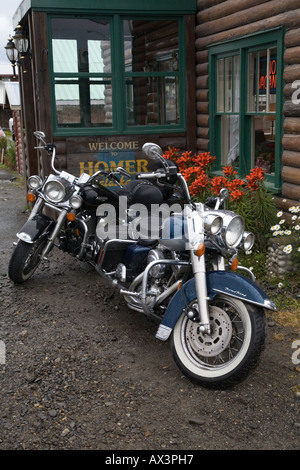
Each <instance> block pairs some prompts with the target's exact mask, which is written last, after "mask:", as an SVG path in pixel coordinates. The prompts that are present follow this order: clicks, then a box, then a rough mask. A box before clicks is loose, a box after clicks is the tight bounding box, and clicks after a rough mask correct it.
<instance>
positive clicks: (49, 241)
mask: <svg viewBox="0 0 300 470" xmlns="http://www.w3.org/2000/svg"><path fill="white" fill-rule="evenodd" d="M44 205H45V202H44V200H43V199H42V198H41V197H39V198H38V200H37V201H36V203H35V205H34V206H33V209H32V211H31V214H30V216H29V217H28V220H30V219H32V218H33V217H34V216H35V215H36V214H37V213H38V212H41V211H42V209H43V207H44ZM51 207H52V206H51ZM55 210H58V209H57V208H55ZM59 210H60V209H59ZM67 213H68V211H67V210H65V209H62V210H60V213H59V216H58V217H57V220H56V222H55V227H54V229H53V230H52V232H51V233H50V234H49V236H48V238H47V243H46V246H45V248H44V250H43V252H42V253H41V259H44V258H45V257H46V256H47V254H48V253H49V252H50V250H51V249H52V247H53V245H54V242H55V238H56V237H57V235H58V232H59V231H60V228H61V226H62V224H63V223H64V221H65V220H66V217H67Z"/></svg>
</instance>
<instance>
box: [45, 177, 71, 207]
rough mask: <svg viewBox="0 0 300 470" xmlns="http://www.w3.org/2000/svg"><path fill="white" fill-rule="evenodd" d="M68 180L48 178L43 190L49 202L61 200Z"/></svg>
mask: <svg viewBox="0 0 300 470" xmlns="http://www.w3.org/2000/svg"><path fill="white" fill-rule="evenodd" d="M68 186H69V185H68V182H67V181H66V182H65V181H63V180H58V179H54V180H50V181H47V183H46V184H45V186H44V192H45V195H46V196H47V198H48V199H49V200H50V201H51V202H54V203H55V202H56V203H57V202H61V201H63V200H64V198H65V196H66V191H67V187H68Z"/></svg>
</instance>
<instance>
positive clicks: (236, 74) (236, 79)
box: [233, 55, 240, 113]
mask: <svg viewBox="0 0 300 470" xmlns="http://www.w3.org/2000/svg"><path fill="white" fill-rule="evenodd" d="M239 110H240V56H238V55H236V56H234V58H233V111H234V112H236V113H238V112H239Z"/></svg>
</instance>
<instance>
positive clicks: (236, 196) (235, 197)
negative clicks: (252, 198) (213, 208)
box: [230, 189, 245, 201]
mask: <svg viewBox="0 0 300 470" xmlns="http://www.w3.org/2000/svg"><path fill="white" fill-rule="evenodd" d="M244 194H245V193H244V191H241V190H240V189H235V190H233V191H232V192H231V193H230V198H231V200H232V201H240V200H241V198H242V197H243V196H244Z"/></svg>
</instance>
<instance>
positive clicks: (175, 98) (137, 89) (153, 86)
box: [126, 77, 179, 126]
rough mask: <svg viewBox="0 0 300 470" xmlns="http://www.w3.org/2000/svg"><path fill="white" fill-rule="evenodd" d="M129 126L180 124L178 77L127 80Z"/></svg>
mask: <svg viewBox="0 0 300 470" xmlns="http://www.w3.org/2000/svg"><path fill="white" fill-rule="evenodd" d="M126 114H127V125H128V126H134V125H140V126H144V125H170V124H179V92H178V77H140V78H133V79H127V80H126Z"/></svg>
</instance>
